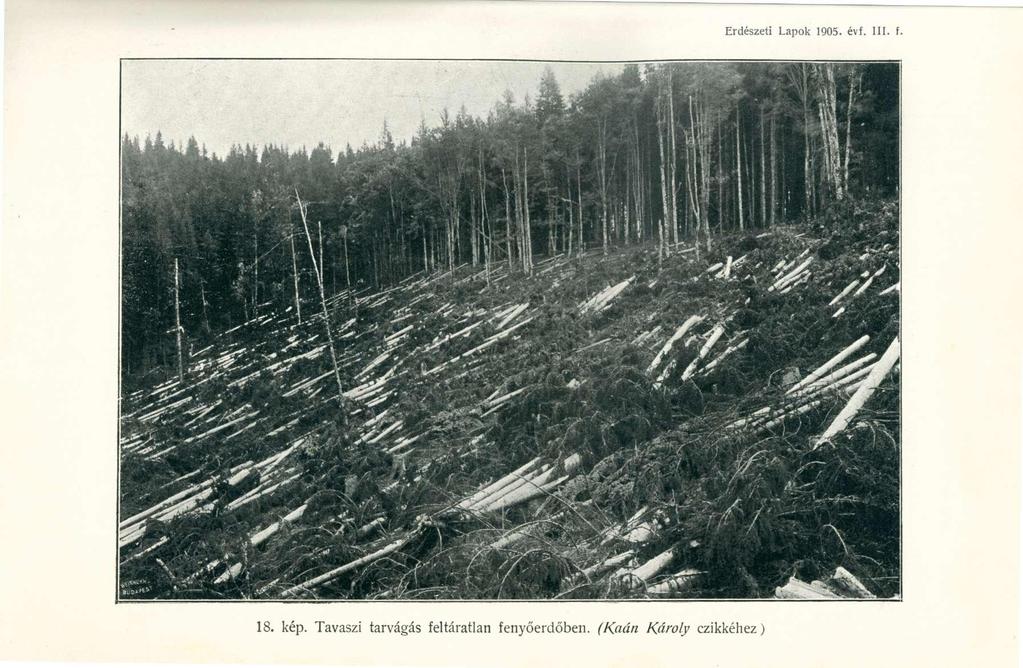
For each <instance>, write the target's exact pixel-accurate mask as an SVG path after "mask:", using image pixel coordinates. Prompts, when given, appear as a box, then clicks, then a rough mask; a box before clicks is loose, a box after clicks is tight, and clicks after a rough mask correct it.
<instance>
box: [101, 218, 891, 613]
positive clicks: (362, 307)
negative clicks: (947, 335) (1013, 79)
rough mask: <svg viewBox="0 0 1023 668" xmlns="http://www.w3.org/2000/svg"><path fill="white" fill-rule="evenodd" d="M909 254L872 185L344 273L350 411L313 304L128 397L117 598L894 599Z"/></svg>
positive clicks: (339, 305) (340, 308)
mask: <svg viewBox="0 0 1023 668" xmlns="http://www.w3.org/2000/svg"><path fill="white" fill-rule="evenodd" d="M898 249H899V238H898V210H897V207H896V206H895V205H894V204H892V203H880V204H877V205H872V206H871V207H869V208H863V209H858V208H855V207H851V206H850V207H848V208H846V209H845V210H843V212H842V214H841V217H839V216H838V214H834V215H833V217H832V218H831V219H827V220H821V221H818V223H817V224H815V225H814V226H803V227H782V228H776V229H774V230H771V231H770V232H768V233H766V234H758V235H755V236H754V235H750V236H734V237H726V238H721V239H718V240H716V241H715V250H714V252H713V253H712V254H710V256H709V257H708V256H707V254H706V253H704V254H703V255H702V256H701V257H699V258H697V253H696V252H695V250H694V249H693V248H692V247H691V246H679V247H676V248H675V249H673V250H674V252H673V254H672V255H671V256H670V257H668V258H666V259H665V260H664V261H663V264H662V265H661V266H660V267H659V262H658V258H657V255H656V250H655V249H653V248H652V247H649V246H637V247H632V248H626V249H619V250H615V251H613V252H612V253H611V254H609V255H607V256H603V255H602V254H601V253H600V251H599V250H597V251H593V250H591V251H588V252H586V253H585V254H583V255H582V256H581V257H572V258H567V257H564V256H557V257H553V258H548V259H546V260H544V261H543V262H540V263H538V264H537V266H536V268H535V271H534V276H533V277H531V278H528V279H526V278H524V277H522V276H520V275H519V274H509V273H508V270H507V267H506V266H501V267H495V268H494V271H493V272H492V275H491V276H490V285H489V286H488V285H487V283H486V276H485V275H484V273H483V272H481V271H479V270H478V269H477V270H473V269H470V268H469V267H460V268H458V269H456V270H455V271H454V272H452V273H447V274H443V275H435V276H422V275H419V276H413V277H411V278H410V279H407V280H406V281H404V282H402V283H401V284H399V285H397V286H395V287H393V288H390V289H387V290H384V291H382V292H376V293H369V292H356V293H349V292H345V293H342V294H339V295H336V296H335V297H333V298H332V299H331V300H330V307H331V310H332V319H333V322H334V325H335V336H338V337H340V338H339V341H338V346H337V353H338V357H339V362H340V364H341V367H342V382H343V386H344V388H345V390H346V391H345V407H346V410H347V411H348V413H349V420H350V424H349V430H348V432H347V433H346V431H345V430H344V429H343V428H342V427H341V424H340V421H339V419H338V417H339V411H338V402H337V397H336V394H337V393H336V384H335V381H334V378H333V371H332V369H331V366H330V358H329V355H328V354H327V351H326V345H325V341H326V339H325V336H324V333H323V332H324V328H323V322H322V319H321V318H318V317H316V316H315V315H313V316H311V317H310V316H309V314H307V313H305V311H306V309H303V313H304V315H306V317H305V318H304V319H303V322H302V324H298V323H297V322H296V318H295V317H294V316H293V314H292V313H291V312H290V310H289V311H286V312H283V313H277V314H274V313H264V314H263V315H261V316H259V317H258V318H256V319H254V320H252V321H250V322H249V323H246V324H245V325H243V326H241V327H239V328H236V329H234V330H232V331H228V332H225V333H223V334H222V335H220V336H219V337H217V339H216V342H215V343H214V344H213V345H211V346H209V347H207V348H206V349H204V350H200V351H197V352H195V353H193V354H192V355H191V357H190V360H189V364H188V371H187V373H186V378H185V382H184V383H183V384H179V383H178V382H177V380H176V379H173V380H169V381H166V382H163V383H161V384H159V385H156V386H153V387H149V388H145V389H142V390H138V391H135V392H133V393H131V394H128V395H126V396H124V397H123V399H122V409H123V411H122V419H121V444H120V446H121V455H122V457H121V472H120V485H121V489H120V503H121V513H120V526H119V544H120V555H121V566H120V579H121V595H122V597H123V598H214V599H219V598H241V597H253V598H255V597H259V598H292V597H321V598H406V599H407V598H511V597H520V598H540V597H543V598H547V597H561V598H593V597H601V598H605V597H624V598H640V597H651V596H685V597H762V596H770V595H774V594H775V588H776V587H779V586H782V585H785V583H786V582H787V581H788V580H789V578H790V576H793V575H795V576H796V577H797V578H798V579H799V580H801V581H806V582H809V581H811V580H814V579H815V578H819V577H821V576H823V575H826V574H829V573H831V572H832V571H834V570H835V568H836V567H838V566H842V567H844V568H845V569H847V570H848V571H850V572H853V573H855V574H856V576H857V577H859V578H860V580H861V581H862V582H863V583H864V584H865V585H866V586H867V588H868V589H869V590H870V591H871V592H873V593H874V594H876V595H878V596H892V595H896V594H898V592H899V587H900V580H899V573H900V562H899V553H900V529H899V477H900V476H899V473H900V472H899V462H900V454H899V448H900V419H899V387H900V383H899V377H900V376H899V373H900V369H899V366H898V364H897V363H896V364H895V366H894V368H893V369H891V371H890V372H888V373H885V374H882V373H881V371H882V369H881V366H882V365H881V362H879V360H881V361H883V362H887V361H891V360H893V359H894V354H893V352H892V351H893V349H895V348H897V345H898V344H897V337H898V333H899V295H900V293H899V287H898V280H899V252H898ZM308 310H309V311H310V312H313V308H312V305H310V308H309V309H308ZM893 342H895V343H894V344H893ZM843 351H845V352H846V354H845V355H844V356H840V355H839V354H840V353H843ZM886 351H888V354H887V355H885V353H886ZM836 356H839V359H838V360H837V361H834V358H835V357H836ZM882 358H884V359H882ZM829 361H832V363H831V364H830V365H828V364H826V363H828V362H829ZM822 365H823V366H824V368H823V369H821V370H820V371H819V372H818V373H812V372H814V371H815V370H818V369H820V367H822ZM872 372H873V373H872ZM876 378H880V379H881V383H880V386H879V388H878V389H877V391H876V392H874V393H873V394H872V396H870V397H869V399H868V401H867V402H866V404H865V406H864V407H863V408H862V409H861V410H860V411H859V412H858V413H856V414H855V415H854V416H853V417H852V419H851V421H850V422H849V426H848V428H846V429H844V430H842V431H840V432H838V433H837V434H836V435H834V436H832V437H830V438H828V439H825V440H824V441H820V439H819V438H818V437H819V436H820V435H821V434H822V433H824V432H825V431H826V430H827V429H828V428H829V426H831V425H832V423H833V422H834V421H835V418H836V416H838V415H839V412H840V411H841V410H842V409H843V407H844V406H846V404H847V403H848V402H849V400H850V396H851V395H852V394H853V393H854V392H855V391H856V390H857V389H858V388H860V387H861V385H864V384H867V383H869V382H870V381H871V380H872V379H876ZM794 386H795V387H794ZM843 423H844V420H843ZM818 443H819V447H818Z"/></svg>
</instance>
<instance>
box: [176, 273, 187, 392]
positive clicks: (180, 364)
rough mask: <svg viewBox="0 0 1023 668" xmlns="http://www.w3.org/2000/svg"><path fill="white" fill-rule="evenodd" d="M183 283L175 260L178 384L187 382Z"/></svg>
mask: <svg viewBox="0 0 1023 668" xmlns="http://www.w3.org/2000/svg"><path fill="white" fill-rule="evenodd" d="M180 284H181V281H180V279H179V278H178V258H174V333H175V335H176V336H177V340H178V382H180V383H184V382H185V362H184V355H183V354H182V351H181V300H180V298H179V296H178V293H179V292H180V291H181V287H180Z"/></svg>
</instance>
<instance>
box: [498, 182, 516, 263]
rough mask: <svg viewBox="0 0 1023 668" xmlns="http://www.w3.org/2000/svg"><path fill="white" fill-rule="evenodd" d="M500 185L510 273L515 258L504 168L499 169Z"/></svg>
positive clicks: (509, 196)
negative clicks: (502, 193) (502, 190)
mask: <svg viewBox="0 0 1023 668" xmlns="http://www.w3.org/2000/svg"><path fill="white" fill-rule="evenodd" d="M501 183H502V184H503V185H504V225H505V237H504V241H505V244H506V245H507V247H508V271H509V272H510V271H511V270H512V269H514V268H515V258H514V254H513V253H512V227H511V219H512V214H511V193H510V192H509V191H508V176H507V174H505V171H504V167H502V168H501Z"/></svg>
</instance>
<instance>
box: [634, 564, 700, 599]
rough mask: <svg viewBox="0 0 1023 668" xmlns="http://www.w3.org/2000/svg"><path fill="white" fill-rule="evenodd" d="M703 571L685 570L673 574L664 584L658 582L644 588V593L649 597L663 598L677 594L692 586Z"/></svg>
mask: <svg viewBox="0 0 1023 668" xmlns="http://www.w3.org/2000/svg"><path fill="white" fill-rule="evenodd" d="M703 573H704V571H700V570H697V569H695V568H686V569H684V570H681V571H679V572H678V573H675V574H674V575H672V576H671V577H670V578H668V579H667V580H665V581H664V582H659V583H657V584H655V585H651V586H649V587H647V588H646V593H647V594H650V595H651V596H664V595H666V594H678V593H680V592H683V591H685V590H687V589H689V588H691V587H692V586H693V584H694V583H695V582H696V579H697V578H698V577H699V576H701V575H703Z"/></svg>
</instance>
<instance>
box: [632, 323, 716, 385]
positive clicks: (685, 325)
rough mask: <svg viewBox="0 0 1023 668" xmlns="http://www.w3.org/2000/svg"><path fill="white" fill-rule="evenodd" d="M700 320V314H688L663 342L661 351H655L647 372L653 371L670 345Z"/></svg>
mask: <svg viewBox="0 0 1023 668" xmlns="http://www.w3.org/2000/svg"><path fill="white" fill-rule="evenodd" d="M701 320H703V316H702V315H693V316H689V318H687V319H686V321H685V322H684V323H682V325H681V326H680V327H679V328H678V329H677V330H675V333H674V334H672V335H671V337H670V338H669V339H668V340H667V341H666V342H665V344H664V346H663V347H662V348H661V351H660V352H659V353H657V356H656V357H654V361H653V362H651V363H650V366H649V367H647V370H646V371H647V373H651V372H653V370H654V369H656V368H657V365H658V364H660V363H661V359H662V358H663V357H664V356H665V355H667V354H668V353H669V352H671V347H672V346H673V345H675V342H676V341H678V340H679V339H681V338H682V337H683V336H685V335H686V332H688V331H689V330H690V329H691V328H692V326H693V325H695V324H696V323H698V322H700V321H701Z"/></svg>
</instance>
